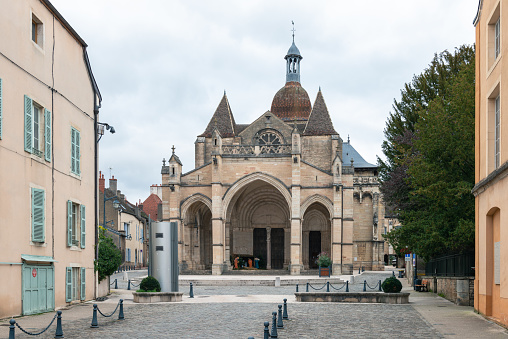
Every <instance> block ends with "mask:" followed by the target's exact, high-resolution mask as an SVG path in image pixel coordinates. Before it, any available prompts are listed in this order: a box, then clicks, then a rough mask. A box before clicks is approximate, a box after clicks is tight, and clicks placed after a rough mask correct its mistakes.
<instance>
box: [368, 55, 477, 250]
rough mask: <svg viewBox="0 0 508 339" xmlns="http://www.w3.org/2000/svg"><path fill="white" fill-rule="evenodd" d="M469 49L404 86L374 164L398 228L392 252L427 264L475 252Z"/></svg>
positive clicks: (438, 59)
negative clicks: (430, 260)
mask: <svg viewBox="0 0 508 339" xmlns="http://www.w3.org/2000/svg"><path fill="white" fill-rule="evenodd" d="M474 79H475V62H474V47H473V46H461V47H460V48H457V49H456V51H455V53H453V54H452V53H450V52H448V51H444V52H443V53H441V54H438V55H435V56H434V59H433V60H432V62H431V64H430V65H429V67H428V68H427V69H426V70H424V72H423V73H422V74H420V75H417V76H415V77H414V78H413V81H412V82H411V83H409V84H406V85H405V86H404V89H403V90H402V91H401V96H402V97H401V100H400V101H399V102H398V101H395V103H394V105H393V109H394V112H393V113H390V116H389V118H388V121H387V124H386V128H385V137H386V140H385V141H384V142H383V146H382V147H383V153H384V154H385V156H386V161H382V160H381V159H379V158H378V163H379V166H380V177H381V191H382V192H383V194H384V199H385V202H386V203H387V205H389V206H390V207H391V208H393V210H394V212H395V214H396V215H397V217H398V218H399V220H400V221H401V224H402V226H403V227H401V228H399V229H397V230H394V231H392V232H390V233H389V234H388V235H387V237H388V239H389V241H390V242H391V244H392V245H394V246H395V248H396V250H398V251H400V250H402V249H405V248H407V249H409V250H410V251H411V252H413V253H416V254H418V255H421V256H423V257H424V258H427V259H428V258H430V257H433V256H436V255H439V254H444V253H449V252H461V251H467V250H471V249H473V248H474V198H473V196H472V194H471V189H472V188H473V186H474V113H475V112H474V111H475V109H474V105H475V103H474V100H475V97H474V86H475V85H474Z"/></svg>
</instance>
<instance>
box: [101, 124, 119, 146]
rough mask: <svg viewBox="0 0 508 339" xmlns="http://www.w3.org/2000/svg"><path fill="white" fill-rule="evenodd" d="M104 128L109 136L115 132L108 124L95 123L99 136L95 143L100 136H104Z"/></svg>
mask: <svg viewBox="0 0 508 339" xmlns="http://www.w3.org/2000/svg"><path fill="white" fill-rule="evenodd" d="M104 128H106V130H107V131H109V132H110V133H111V134H114V133H115V132H116V131H115V128H114V127H113V126H111V125H110V124H107V123H103V122H97V134H99V135H100V137H99V139H97V142H99V141H100V140H101V138H102V136H103V135H104Z"/></svg>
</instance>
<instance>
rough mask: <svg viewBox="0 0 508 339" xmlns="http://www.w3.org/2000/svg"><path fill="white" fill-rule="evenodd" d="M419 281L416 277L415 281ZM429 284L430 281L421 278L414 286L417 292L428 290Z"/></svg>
mask: <svg viewBox="0 0 508 339" xmlns="http://www.w3.org/2000/svg"><path fill="white" fill-rule="evenodd" d="M419 281H420V280H419V279H418V280H417V282H419ZM429 285H430V281H428V280H427V279H423V280H421V283H420V284H416V285H415V287H416V290H417V291H418V292H428V291H429Z"/></svg>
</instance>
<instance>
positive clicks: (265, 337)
mask: <svg viewBox="0 0 508 339" xmlns="http://www.w3.org/2000/svg"><path fill="white" fill-rule="evenodd" d="M264 325H265V331H264V334H265V335H264V336H263V339H270V329H269V328H268V326H270V322H269V321H265V324H264ZM13 338H14V337H13Z"/></svg>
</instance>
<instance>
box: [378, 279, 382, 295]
mask: <svg viewBox="0 0 508 339" xmlns="http://www.w3.org/2000/svg"><path fill="white" fill-rule="evenodd" d="M381 291H382V289H381V280H379V292H381Z"/></svg>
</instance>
